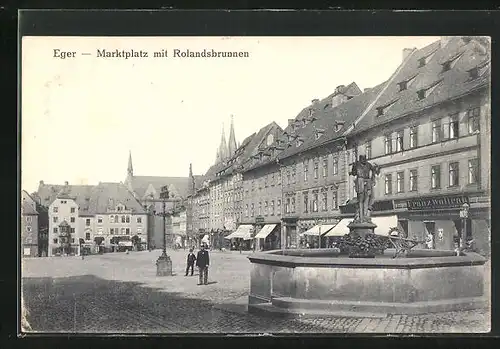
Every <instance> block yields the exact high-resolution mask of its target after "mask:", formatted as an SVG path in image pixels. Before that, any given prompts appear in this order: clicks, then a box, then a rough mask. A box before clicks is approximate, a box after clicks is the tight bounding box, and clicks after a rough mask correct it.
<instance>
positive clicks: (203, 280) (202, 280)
mask: <svg viewBox="0 0 500 349" xmlns="http://www.w3.org/2000/svg"><path fill="white" fill-rule="evenodd" d="M209 264H210V257H209V255H208V251H207V250H206V249H205V244H202V245H201V250H200V251H198V256H197V257H196V266H197V267H198V270H199V283H198V285H207V284H208V266H209Z"/></svg>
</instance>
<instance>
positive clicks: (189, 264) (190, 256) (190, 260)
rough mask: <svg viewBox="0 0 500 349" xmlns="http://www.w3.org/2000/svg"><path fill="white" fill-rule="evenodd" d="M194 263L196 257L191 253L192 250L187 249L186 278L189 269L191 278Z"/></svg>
mask: <svg viewBox="0 0 500 349" xmlns="http://www.w3.org/2000/svg"><path fill="white" fill-rule="evenodd" d="M195 261H196V256H195V255H194V253H193V249H192V248H190V249H189V254H188V256H187V267H186V276H188V273H189V269H190V268H191V276H193V270H194V262H195Z"/></svg>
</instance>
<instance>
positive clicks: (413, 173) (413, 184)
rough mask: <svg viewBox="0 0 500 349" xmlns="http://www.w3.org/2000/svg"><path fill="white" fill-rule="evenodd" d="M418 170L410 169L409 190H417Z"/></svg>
mask: <svg viewBox="0 0 500 349" xmlns="http://www.w3.org/2000/svg"><path fill="white" fill-rule="evenodd" d="M417 183H418V171H417V170H416V169H413V170H410V188H409V190H410V191H417V188H418V187H417Z"/></svg>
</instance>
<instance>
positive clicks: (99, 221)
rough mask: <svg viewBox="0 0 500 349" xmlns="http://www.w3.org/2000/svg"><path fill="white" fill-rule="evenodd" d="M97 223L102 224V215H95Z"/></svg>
mask: <svg viewBox="0 0 500 349" xmlns="http://www.w3.org/2000/svg"><path fill="white" fill-rule="evenodd" d="M97 223H98V224H102V217H101V216H98V217H97Z"/></svg>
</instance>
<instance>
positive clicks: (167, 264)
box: [156, 186, 172, 276]
mask: <svg viewBox="0 0 500 349" xmlns="http://www.w3.org/2000/svg"><path fill="white" fill-rule="evenodd" d="M168 198H169V195H168V187H167V186H163V187H161V191H160V200H161V202H162V209H163V212H162V213H161V216H162V217H163V251H162V254H161V255H160V257H158V260H157V261H156V276H172V260H171V259H170V257H169V256H168V255H167V234H166V218H167V212H166V202H167V200H168Z"/></svg>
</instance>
